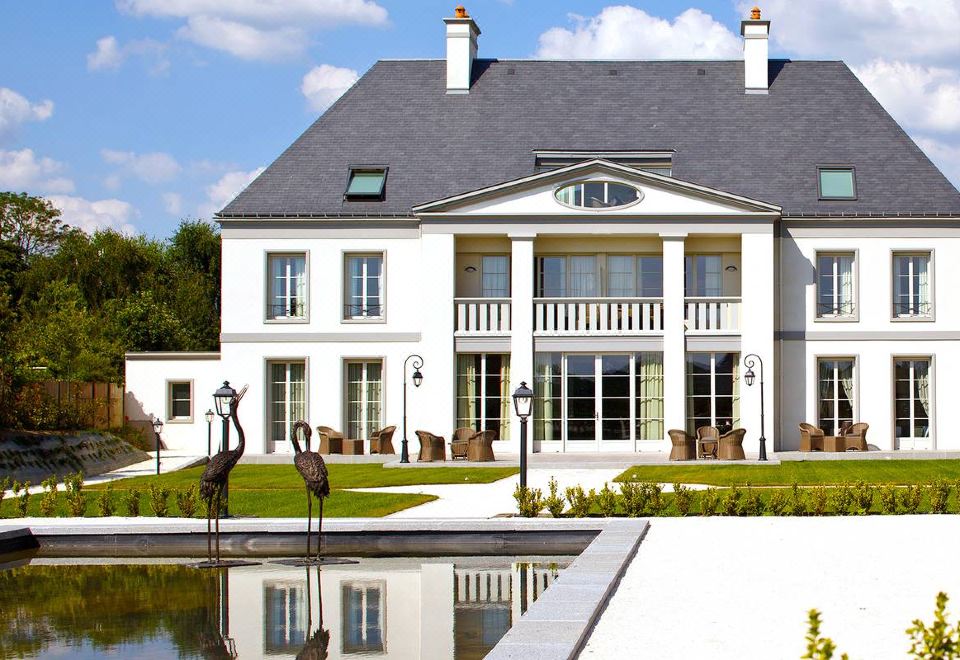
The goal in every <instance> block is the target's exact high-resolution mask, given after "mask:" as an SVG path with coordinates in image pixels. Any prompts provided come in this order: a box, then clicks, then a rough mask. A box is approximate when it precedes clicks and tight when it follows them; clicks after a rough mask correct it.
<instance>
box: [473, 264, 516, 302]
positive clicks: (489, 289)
mask: <svg viewBox="0 0 960 660" xmlns="http://www.w3.org/2000/svg"><path fill="white" fill-rule="evenodd" d="M480 271H481V272H480V280H481V292H480V295H481V296H482V297H484V298H509V297H510V257H508V256H507V255H503V254H488V255H484V256H483V257H482V258H481V260H480Z"/></svg>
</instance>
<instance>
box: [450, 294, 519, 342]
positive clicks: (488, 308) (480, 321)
mask: <svg viewBox="0 0 960 660" xmlns="http://www.w3.org/2000/svg"><path fill="white" fill-rule="evenodd" d="M454 303H455V306H456V319H455V323H456V332H457V334H459V335H505V334H509V332H510V299H509V298H457V299H456V300H455V301H454Z"/></svg>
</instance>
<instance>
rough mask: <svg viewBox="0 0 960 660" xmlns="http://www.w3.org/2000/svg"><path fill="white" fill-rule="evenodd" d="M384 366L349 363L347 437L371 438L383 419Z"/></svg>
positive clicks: (376, 363)
mask: <svg viewBox="0 0 960 660" xmlns="http://www.w3.org/2000/svg"><path fill="white" fill-rule="evenodd" d="M382 413H383V363H382V362H380V361H379V360H375V361H374V360H372V361H369V362H348V363H347V437H349V438H369V437H370V434H371V433H373V432H374V431H379V430H380V427H381V420H382V419H383V414H382Z"/></svg>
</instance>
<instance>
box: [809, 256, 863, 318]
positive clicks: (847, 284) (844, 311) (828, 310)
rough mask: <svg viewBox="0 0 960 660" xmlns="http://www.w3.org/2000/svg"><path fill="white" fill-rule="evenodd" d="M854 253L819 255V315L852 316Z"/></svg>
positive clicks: (854, 304)
mask: <svg viewBox="0 0 960 660" xmlns="http://www.w3.org/2000/svg"><path fill="white" fill-rule="evenodd" d="M853 278H854V253H853V252H840V253H834V254H818V255H817V316H818V317H819V318H852V317H853V316H854V315H855V314H856V301H855V300H854V289H855V286H854V280H853Z"/></svg>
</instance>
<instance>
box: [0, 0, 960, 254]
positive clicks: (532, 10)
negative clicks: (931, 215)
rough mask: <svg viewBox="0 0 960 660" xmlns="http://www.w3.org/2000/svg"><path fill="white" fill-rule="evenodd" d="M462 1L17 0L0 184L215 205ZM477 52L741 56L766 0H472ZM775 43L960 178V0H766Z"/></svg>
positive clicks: (190, 209)
mask: <svg viewBox="0 0 960 660" xmlns="http://www.w3.org/2000/svg"><path fill="white" fill-rule="evenodd" d="M454 4H456V3H455V2H454V1H452V0H447V1H445V2H438V1H434V0H416V1H412V0H115V1H114V0H83V1H82V2H81V1H80V0H73V1H65V0H6V2H4V13H3V15H4V20H3V21H2V22H0V42H2V43H3V44H4V48H3V51H4V54H3V57H2V61H0V190H2V189H14V190H26V191H28V192H31V193H34V194H42V195H46V196H49V197H51V199H53V200H54V202H55V203H56V204H57V205H58V206H60V207H61V208H62V209H63V213H64V218H65V220H66V221H67V222H70V223H72V224H75V225H77V226H81V227H84V228H85V229H88V230H92V229H94V228H96V227H115V228H118V229H122V230H125V231H141V232H144V233H147V234H149V235H152V236H157V237H165V236H168V235H169V234H170V232H171V231H172V229H173V228H174V227H176V225H177V223H178V222H179V220H180V218H187V217H191V218H192V217H210V214H211V213H212V212H214V211H216V210H219V208H220V207H221V206H222V205H223V204H224V203H225V202H226V201H229V199H230V198H231V197H232V196H233V195H235V194H236V193H237V192H239V190H240V189H241V188H242V187H243V185H245V184H246V182H248V181H249V180H250V178H251V176H253V175H254V174H255V173H256V172H257V171H258V168H261V167H263V166H266V165H268V164H269V163H270V162H271V161H272V160H273V159H274V158H275V157H276V156H278V155H279V154H280V152H281V151H282V150H283V149H284V148H286V147H287V146H288V145H289V144H290V142H292V141H293V140H294V139H295V138H296V137H297V136H298V135H299V134H300V133H301V132H302V131H303V130H304V129H305V128H306V127H307V126H308V125H309V124H310V123H311V122H312V121H313V119H314V118H316V116H318V114H319V112H320V111H321V110H322V108H323V107H325V106H326V105H328V104H329V103H330V102H332V100H333V99H335V98H336V96H337V95H338V94H339V93H341V92H342V91H343V90H344V89H345V88H346V87H347V86H349V84H350V83H351V82H352V81H353V80H354V77H355V76H356V75H362V73H363V72H364V71H366V70H367V69H368V68H369V67H370V66H371V65H372V64H373V63H374V62H375V61H376V60H377V59H381V58H422V57H426V58H439V57H443V55H444V40H443V35H444V31H443V30H444V27H443V23H442V21H441V19H442V17H444V16H448V15H452V13H453V12H452V10H453V6H454ZM466 5H467V9H468V10H469V11H470V13H471V15H472V16H473V17H474V18H475V19H476V21H477V22H478V23H479V25H480V27H481V29H482V32H483V33H482V35H481V37H480V56H481V57H502V58H527V57H568V58H630V59H662V58H713V57H717V58H723V59H736V58H739V57H740V48H741V46H740V42H739V21H740V18H741V17H743V16H745V15H746V14H747V13H748V10H749V7H750V6H751V5H752V3H745V2H740V1H736V0H735V1H730V0H716V1H713V2H639V1H636V2H625V3H621V4H615V3H612V2H600V1H593V0H580V1H573V0H512V1H509V0H473V1H472V2H467V3H466ZM761 7H762V9H763V11H764V18H768V19H770V20H771V21H772V26H771V55H772V56H774V57H778V56H779V57H792V58H795V59H843V60H845V61H846V62H847V63H848V64H849V65H850V66H851V67H852V68H853V69H854V71H855V72H856V73H857V75H858V76H860V78H861V80H863V82H864V83H865V84H866V85H867V87H868V88H869V89H870V90H871V91H872V92H873V93H874V94H875V95H876V96H877V97H878V98H879V99H880V100H881V102H882V103H883V104H884V105H885V106H886V107H887V108H888V110H889V111H890V112H891V113H892V114H893V115H894V117H895V118H896V119H897V120H898V121H900V123H901V125H903V126H904V128H905V129H906V130H907V131H908V133H910V135H911V136H912V137H913V138H914V139H915V140H916V141H917V142H918V143H919V144H920V145H921V147H923V148H924V150H925V151H926V152H927V153H928V155H930V156H931V158H932V159H933V160H934V162H936V163H937V164H938V165H939V166H940V167H941V169H942V170H943V171H944V172H945V173H946V174H947V175H948V177H949V178H950V179H951V181H953V183H954V185H960V109H958V108H960V0H856V1H853V0H830V1H826V0H804V2H795V1H793V0H771V1H770V2H764V3H761Z"/></svg>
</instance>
